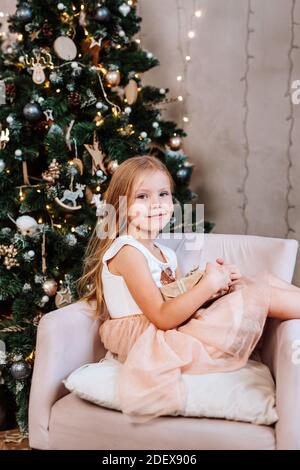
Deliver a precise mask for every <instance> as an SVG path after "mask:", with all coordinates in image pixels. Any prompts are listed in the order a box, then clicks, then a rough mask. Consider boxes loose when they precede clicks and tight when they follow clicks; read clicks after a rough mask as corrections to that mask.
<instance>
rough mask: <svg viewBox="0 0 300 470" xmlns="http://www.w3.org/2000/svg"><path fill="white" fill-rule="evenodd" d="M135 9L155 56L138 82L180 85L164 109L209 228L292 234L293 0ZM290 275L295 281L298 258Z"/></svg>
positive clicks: (146, 3)
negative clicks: (180, 134)
mask: <svg viewBox="0 0 300 470" xmlns="http://www.w3.org/2000/svg"><path fill="white" fill-rule="evenodd" d="M12 3H13V2H11V0H0V10H1V9H2V10H4V11H9V10H10V11H12V10H13V5H12ZM250 7H251V10H252V12H253V13H251V12H250ZM196 9H201V10H202V12H203V16H202V18H200V19H199V20H196V21H195V19H194V26H195V31H196V36H195V38H194V39H192V40H190V42H189V44H190V55H191V58H192V60H191V62H190V63H189V64H188V67H187V68H186V74H185V75H186V80H185V81H184V82H183V83H182V84H181V85H180V83H179V82H178V81H177V80H176V77H177V75H182V74H183V64H184V57H185V55H186V51H187V47H188V40H187V31H188V30H189V29H190V27H191V21H192V18H193V12H194V11H195V10H196ZM138 11H139V13H140V15H141V16H142V17H143V22H142V30H141V34H140V35H139V37H140V38H141V41H142V47H144V48H146V49H148V50H150V51H151V52H153V53H154V54H155V56H156V57H158V59H159V60H160V62H161V66H160V67H157V68H155V69H153V70H151V71H150V72H148V73H147V74H145V82H146V83H149V84H153V85H157V86H159V87H166V88H167V87H168V88H170V90H171V93H170V96H173V97H176V96H177V95H178V94H179V93H181V92H182V94H183V97H184V101H183V103H182V104H181V103H175V104H170V105H167V106H166V108H167V109H166V111H165V116H166V117H169V118H172V119H174V120H176V121H177V122H179V123H181V122H182V121H181V120H182V117H183V115H185V114H186V115H187V116H188V117H189V119H190V121H189V123H188V124H187V125H185V129H186V131H187V132H188V137H187V138H186V139H185V143H184V150H185V151H186V153H187V154H188V155H189V157H190V160H191V161H192V162H193V163H194V164H195V169H194V173H193V178H192V184H191V186H192V189H193V190H194V191H196V192H197V193H198V194H199V202H202V203H204V204H205V218H206V219H207V220H211V221H213V222H215V223H216V226H215V229H214V232H216V233H241V234H243V233H247V234H254V235H264V236H271V237H283V238H285V237H287V238H296V239H298V240H299V239H300V217H299V215H300V191H299V190H298V187H299V177H300V158H299V156H300V155H299V153H300V105H291V101H290V96H288V95H287V94H286V92H287V90H289V83H290V82H291V81H292V80H296V79H298V80H300V49H295V48H292V45H293V44H295V45H298V46H300V26H299V25H297V24H293V21H292V18H294V23H299V24H300V0H199V1H196V0H139V6H138ZM252 30H253V31H252ZM292 36H294V40H292ZM247 51H248V52H247ZM248 55H250V56H253V58H251V57H248ZM241 79H242V80H241ZM179 86H182V87H183V90H180V89H179ZM290 117H292V119H289V118H290ZM290 206H293V207H290ZM299 260H300V258H299ZM294 282H295V283H296V284H297V285H300V263H299V261H298V263H297V269H296V276H295V278H294Z"/></svg>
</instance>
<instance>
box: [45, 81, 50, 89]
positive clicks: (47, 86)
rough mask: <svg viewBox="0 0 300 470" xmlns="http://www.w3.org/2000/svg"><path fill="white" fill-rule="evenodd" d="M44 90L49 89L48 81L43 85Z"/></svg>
mask: <svg viewBox="0 0 300 470" xmlns="http://www.w3.org/2000/svg"><path fill="white" fill-rule="evenodd" d="M44 88H50V82H49V80H46V82H45V84H44Z"/></svg>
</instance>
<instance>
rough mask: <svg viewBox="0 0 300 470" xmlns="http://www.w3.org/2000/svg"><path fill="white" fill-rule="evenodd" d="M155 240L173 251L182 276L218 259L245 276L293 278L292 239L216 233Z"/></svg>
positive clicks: (294, 244)
mask: <svg viewBox="0 0 300 470" xmlns="http://www.w3.org/2000/svg"><path fill="white" fill-rule="evenodd" d="M179 235H180V237H179ZM157 240H159V241H160V242H161V243H162V244H166V245H167V246H170V247H171V248H173V249H174V250H175V252H176V254H177V259H178V264H179V267H180V268H181V272H182V274H183V275H184V274H186V273H187V272H188V271H189V270H190V269H192V268H193V267H195V266H196V265H199V267H200V269H205V266H206V263H207V262H209V261H210V262H215V261H216V258H217V257H220V258H223V259H224V260H225V261H226V262H230V263H233V264H236V265H238V267H239V268H240V270H241V272H242V273H243V274H244V275H246V276H251V275H253V274H255V273H256V272H259V271H263V270H265V269H267V270H269V271H271V272H272V273H273V274H274V275H277V276H278V277H280V278H281V279H283V280H285V281H288V282H291V281H292V278H293V274H294V270H295V264H296V257H297V251H298V245H299V243H298V241H297V240H294V239H283V238H272V237H263V236H256V235H228V234H216V233H205V234H191V233H186V234H171V235H169V238H163V234H160V236H159V237H158V238H157Z"/></svg>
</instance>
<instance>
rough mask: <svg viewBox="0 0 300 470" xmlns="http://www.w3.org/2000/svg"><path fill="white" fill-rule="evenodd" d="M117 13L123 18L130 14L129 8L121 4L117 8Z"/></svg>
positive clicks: (125, 4)
mask: <svg viewBox="0 0 300 470" xmlns="http://www.w3.org/2000/svg"><path fill="white" fill-rule="evenodd" d="M119 12H121V13H122V15H123V16H127V15H128V13H129V12H130V6H129V5H128V4H127V3H122V5H121V6H119Z"/></svg>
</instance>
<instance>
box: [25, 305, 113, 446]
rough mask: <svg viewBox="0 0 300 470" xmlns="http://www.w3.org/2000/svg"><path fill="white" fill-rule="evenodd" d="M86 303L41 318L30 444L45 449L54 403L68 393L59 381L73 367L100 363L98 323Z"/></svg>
mask: <svg viewBox="0 0 300 470" xmlns="http://www.w3.org/2000/svg"><path fill="white" fill-rule="evenodd" d="M93 315H94V309H93V308H92V306H90V305H89V304H88V303H87V302H86V301H78V302H75V303H73V304H71V305H67V306H66V307H63V308H60V309H58V310H54V311H52V312H49V313H47V314H46V315H44V316H43V317H42V318H41V320H40V323H39V326H38V331H37V343H36V355H35V362H34V369H33V376H32V382H31V389H30V397H29V416H28V418H29V443H30V446H31V447H32V448H35V449H48V424H49V418H50V413H51V408H52V406H53V404H54V403H55V402H56V401H57V400H58V399H59V398H61V397H62V396H64V395H66V394H67V393H69V392H68V391H67V390H66V388H65V387H64V385H63V384H62V380H63V379H65V378H66V377H67V376H68V374H70V373H71V372H72V371H73V370H75V369H76V368H78V367H80V366H82V365H83V364H86V363H89V362H95V361H97V360H99V359H100V358H101V357H102V356H103V355H104V354H105V349H104V346H103V345H102V343H101V340H100V336H99V334H98V329H99V320H97V319H94V318H93Z"/></svg>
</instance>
